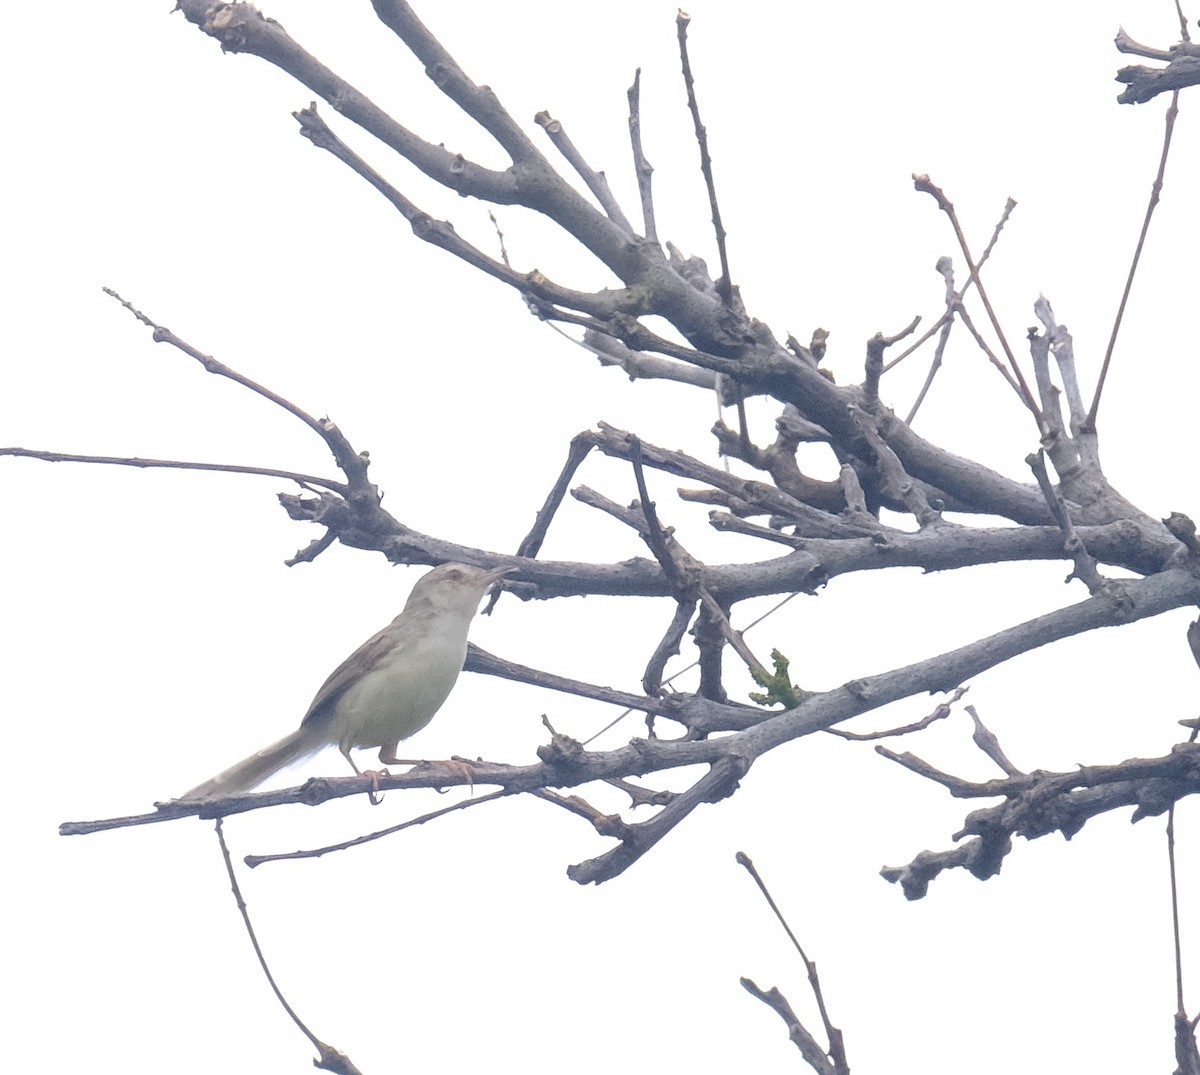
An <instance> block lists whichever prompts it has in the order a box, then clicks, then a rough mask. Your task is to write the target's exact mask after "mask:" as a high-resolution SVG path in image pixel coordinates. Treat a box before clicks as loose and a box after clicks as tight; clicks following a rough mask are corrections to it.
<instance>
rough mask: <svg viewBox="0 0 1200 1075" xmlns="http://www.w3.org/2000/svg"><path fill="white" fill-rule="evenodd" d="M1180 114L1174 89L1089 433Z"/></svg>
mask: <svg viewBox="0 0 1200 1075" xmlns="http://www.w3.org/2000/svg"><path fill="white" fill-rule="evenodd" d="M1178 115H1179V91H1178V90H1175V92H1174V93H1172V94H1171V103H1170V105H1168V106H1167V115H1166V121H1165V124H1164V127H1163V144H1162V153H1161V154H1160V155H1159V158H1158V172H1157V173H1156V174H1155V176H1154V182H1153V183H1152V184H1151V185H1150V200H1149V201H1148V202H1147V203H1146V215H1145V216H1144V217H1143V218H1142V230H1141V232H1140V233H1139V234H1138V241H1137V246H1135V247H1134V250H1133V260H1132V261H1131V262H1130V263H1129V274H1128V276H1126V277H1125V290H1124V291H1122V292H1121V301H1120V303H1118V305H1117V316H1116V317H1115V318H1114V319H1113V327H1112V332H1111V333H1110V335H1109V337H1108V347H1107V349H1106V350H1105V352H1104V361H1103V362H1102V363H1101V364H1100V376H1099V377H1098V378H1097V380H1096V394H1095V395H1094V396H1093V397H1092V406H1091V409H1090V410H1089V411H1088V416H1087V419H1086V420H1085V421H1084V423H1083V426H1082V428H1083V430H1084V431H1085V432H1088V433H1092V432H1095V429H1096V413H1097V412H1098V411H1099V410H1100V397H1101V395H1102V394H1103V392H1104V382H1105V379H1106V378H1107V377H1108V367H1109V364H1110V363H1111V361H1112V356H1113V350H1114V349H1115V348H1116V346H1117V334H1118V333H1119V332H1120V331H1121V321H1122V320H1123V319H1124V317H1125V305H1126V303H1128V301H1129V294H1130V292H1131V291H1132V290H1133V278H1134V276H1136V275H1137V269H1138V263H1139V262H1140V261H1141V259H1142V249H1143V247H1144V246H1145V245H1146V236H1147V235H1148V234H1149V232H1150V221H1151V219H1152V218H1153V216H1154V210H1155V209H1156V208H1157V206H1158V200H1159V198H1160V197H1161V195H1162V188H1163V179H1164V177H1165V176H1166V174H1167V157H1168V155H1169V154H1170V152H1171V136H1172V134H1174V132H1175V117H1176V116H1178Z"/></svg>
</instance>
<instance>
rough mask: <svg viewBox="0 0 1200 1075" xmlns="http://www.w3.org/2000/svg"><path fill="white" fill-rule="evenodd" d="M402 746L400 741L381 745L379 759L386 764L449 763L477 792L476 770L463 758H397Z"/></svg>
mask: <svg viewBox="0 0 1200 1075" xmlns="http://www.w3.org/2000/svg"><path fill="white" fill-rule="evenodd" d="M399 748H400V744H399V742H396V743H393V744H392V745H391V748H390V749H389V748H388V747H386V746H385V747H381V748H380V750H379V760H380V761H381V762H383V764H384V765H448V766H450V768H451V769H456V770H458V772H460V773H462V774H463V776H464V777H465V778H466V781H467V787H469V788H470V789H471V794H472V795H474V794H475V771H474V770H473V769H472V768H471V766H470V765H468V764H467V763H466V762H465V761H463V760H462V759H461V758H447V759H438V760H436V761H435V760H433V759H430V758H397V757H396V751H397V750H398V749H399ZM437 790H438V791H442V792H444V791H446V789H445V788H438V789H437Z"/></svg>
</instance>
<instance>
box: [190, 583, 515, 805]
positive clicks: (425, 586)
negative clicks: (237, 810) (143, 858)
mask: <svg viewBox="0 0 1200 1075" xmlns="http://www.w3.org/2000/svg"><path fill="white" fill-rule="evenodd" d="M512 570H514V569H513V568H501V569H498V570H494V571H486V570H484V569H483V568H481V567H468V566H467V565H466V564H442V566H441V567H435V568H434V569H433V570H432V571H430V572H428V573H427V574H425V575H423V576H422V577H421V578H420V579H418V580H417V584H416V585H415V586H414V587H413V589H412V593H410V594H409V595H408V601H407V602H405V605H404V611H403V612H401V613H400V615H399V616H397V617H396V618H395V619H394V620H392V622H391V623H389V624H388V625H387V626H386V627H385V628H384V629H383V630H382V631H380V632H379V633H378V634H376V635H374V636H373V637H371V638H369V639H367V641H366V642H364V643H363V644H362V645H361V646H359V647H358V649H356V650H355V651H354V652H353V653H352V654H350V656H349V657H347V658H346V659H345V660H344V661H343V662H342V663H341V664H340V665H338V667H337V668H336V669H334V671H333V674H332V675H331V676H330V677H329V678H328V679H327V680H325V682H324V684H323V685H322V686H321V689H320V690H319V691H317V696H316V697H315V698H314V699H313V700H312V705H310V706H309V707H308V712H307V713H306V714H305V715H304V719H303V720H302V721H301V722H300V727H299V728H297V729H296V731H294V732H292V734H291V735H288V736H284V738H282V739H280V740H279V742H278V743H273V744H272V745H271V746H269V747H265V748H264V749H262V750H260V751H259V752H258V753H257V754H252V755H250V757H248V758H246V759H245V760H244V761H240V762H238V763H237V764H236V765H233V766H231V767H230V768H228V769H226V770H225V771H224V772H223V773H220V774H218V775H217V776H214V777H213V778H212V779H211V780H206V781H205V782H204V783H203V784H200V785H199V786H197V787H194V788H192V790H191V791H189V792H187V794H185V795H183V796H181V798H182V799H219V798H223V797H224V796H226V795H235V794H237V793H239V792H243V791H249V790H250V789H251V788H253V787H255V786H257V785H258V784H261V783H262V782H263V781H264V780H266V779H267V777H269V776H270V775H271V774H272V773H275V772H277V771H278V770H280V769H282V768H284V767H285V766H288V765H291V764H292V763H293V762H297V761H299V760H300V759H301V758H306V757H308V756H309V755H310V754H315V753H316V752H317V751H318V750H320V749H321V748H322V747H324V746H326V745H327V744H329V743H333V744H336V746H337V748H338V750H340V751H341V752H342V754H343V755H344V756H345V758H346V760H347V761H348V762H350V765H351V766H352V767H353V769H354V771H355V772H356V773H357V772H359V768H358V766H357V765H355V764H354V760H353V759H352V758H351V757H350V751H351V749H352V748H354V747H379V748H380V750H379V760H380V761H381V762H383V764H384V765H389V764H390V765H395V764H397V763H398V762H399V760H400V759H398V758H397V757H396V750H397V748H398V747H399V745H400V740H402V739H407V738H408V737H409V736H410V735H415V734H416V733H417V732H419V731H420V730H421V729H422V728H424V727H425V725H426V724H428V723H429V722H430V720H432V719H433V715H434V714H435V713H436V712H437V711H438V710H439V709H440V708H441V706H442V703H443V702H444V701H445V700H446V698H447V697H448V696H449V694H450V691H451V690H452V689H453V688H454V684H455V682H456V681H457V679H458V673H459V672H461V671H462V666H463V662H464V661H465V660H466V657H467V632H468V631H469V630H470V627H471V620H472V619H474V617H475V612H476V610H477V609H478V608H479V601H480V598H482V597H483V595H484V594H485V593H486V592H487V591H488V590H489V589H490V588H491V586H492V585H493V584H494V583H496V582H498V581H499V580H500V579H502V578H503V577H504V576H505V575H507V574H508V573H509V572H510V571H512Z"/></svg>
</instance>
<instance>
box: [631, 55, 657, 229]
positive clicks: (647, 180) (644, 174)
mask: <svg viewBox="0 0 1200 1075" xmlns="http://www.w3.org/2000/svg"><path fill="white" fill-rule="evenodd" d="M626 96H627V97H628V98H629V142H630V144H631V145H632V147H633V170H634V173H635V174H636V175H637V185H638V195H639V197H640V198H641V202H642V226H643V228H644V232H645V236H646V238H647V239H648V240H649V241H650V242H652V243H657V242H658V228H657V226H656V225H655V223H654V194H653V191H652V189H651V178H652V176H653V174H654V166H653V165H652V164H651V163H650V162H649V161H648V160H647V159H646V155H645V153H643V152H642V69H641V68H640V67H639V68H638V69H637V70H636V71H635V72H634V74H633V85H632V86H630V87H629V90H628V93H627V94H626Z"/></svg>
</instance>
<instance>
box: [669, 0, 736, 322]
mask: <svg viewBox="0 0 1200 1075" xmlns="http://www.w3.org/2000/svg"><path fill="white" fill-rule="evenodd" d="M691 21H692V18H691V16H690V15H688V14H687V12H685V11H680V12H679V13H678V14H677V15H676V16H675V28H676V31H677V33H678V36H679V60H680V62H681V63H682V65H683V84H684V86H685V87H686V88H687V98H688V108H689V109H691V113H692V125H693V126H694V127H695V129H696V143H697V145H698V146H699V147H700V171H701V172H702V173H703V174H704V185H705V187H707V188H708V204H709V206H710V207H711V209H712V222H713V231H714V232H715V234H716V237H717V255H718V257H719V258H720V259H721V278H720V279H719V280H718V281H717V294H718V295H720V296H721V301H722V302H723V303H724V304H725V305H726V306H730V305H732V303H733V280H732V279H731V278H730V275H729V257H728V255H727V254H726V252H725V226H724V225H723V224H722V223H721V209H720V207H719V206H718V205H717V188H716V184H715V183H714V182H713V172H712V158H711V157H710V156H709V153H708V131H707V129H706V128H705V126H704V124H703V123H701V122H700V105H699V103H698V102H697V101H696V84H695V80H694V79H693V78H692V64H691V61H690V60H689V59H688V47H687V28H688V23H690V22H691Z"/></svg>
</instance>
